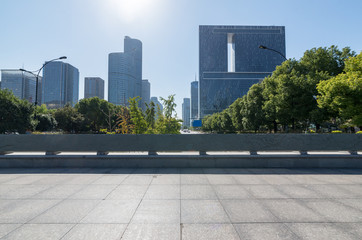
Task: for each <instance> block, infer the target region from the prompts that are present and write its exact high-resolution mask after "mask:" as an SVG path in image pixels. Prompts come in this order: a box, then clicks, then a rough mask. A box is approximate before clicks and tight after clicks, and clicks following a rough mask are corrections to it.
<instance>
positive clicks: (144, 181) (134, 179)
mask: <svg viewBox="0 0 362 240" xmlns="http://www.w3.org/2000/svg"><path fill="white" fill-rule="evenodd" d="M152 180H153V176H149V175H146V176H143V175H131V176H129V177H128V178H127V179H125V180H124V181H123V182H122V184H123V185H149V184H150V183H151V181H152Z"/></svg>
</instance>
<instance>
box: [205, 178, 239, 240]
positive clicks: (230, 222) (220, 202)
mask: <svg viewBox="0 0 362 240" xmlns="http://www.w3.org/2000/svg"><path fill="white" fill-rule="evenodd" d="M206 179H207V181H208V182H209V183H210V186H211V188H212V190H213V191H214V194H215V196H216V197H217V200H218V202H219V204H220V205H221V207H222V209H223V210H224V212H225V214H226V216H227V217H228V219H229V224H231V225H232V226H233V229H234V231H235V232H236V234H237V235H238V237H239V239H240V240H241V236H240V234H239V232H238V231H237V229H236V228H235V226H234V224H232V221H231V218H230V216H229V214H228V212H227V211H226V209H225V207H224V205H223V204H222V201H220V198H219V195H218V194H217V192H216V191H215V187H214V186H213V184H211V182H210V179H209V178H208V177H207V176H206ZM232 179H233V180H234V181H235V179H234V177H232ZM235 182H236V181H235Z"/></svg>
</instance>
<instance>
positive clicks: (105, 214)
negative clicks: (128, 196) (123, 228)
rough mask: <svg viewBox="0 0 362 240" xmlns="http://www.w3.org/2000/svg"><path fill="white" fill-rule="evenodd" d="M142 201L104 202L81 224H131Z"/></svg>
mask: <svg viewBox="0 0 362 240" xmlns="http://www.w3.org/2000/svg"><path fill="white" fill-rule="evenodd" d="M139 202H140V200H104V201H101V203H100V204H99V205H98V206H97V207H95V208H94V209H93V210H92V211H91V212H90V213H89V214H88V215H87V216H86V217H85V218H83V220H82V221H81V223H129V222H130V220H131V218H132V216H133V214H134V212H135V211H136V209H137V207H138V204H139Z"/></svg>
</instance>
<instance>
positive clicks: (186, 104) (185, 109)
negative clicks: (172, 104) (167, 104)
mask: <svg viewBox="0 0 362 240" xmlns="http://www.w3.org/2000/svg"><path fill="white" fill-rule="evenodd" d="M190 113H191V111H190V98H184V101H183V103H182V121H183V123H182V126H184V127H190V126H191V124H190V123H191V122H190Z"/></svg>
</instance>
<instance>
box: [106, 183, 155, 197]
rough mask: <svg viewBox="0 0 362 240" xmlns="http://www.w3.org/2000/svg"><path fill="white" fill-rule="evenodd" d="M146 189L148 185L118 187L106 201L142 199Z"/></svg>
mask: <svg viewBox="0 0 362 240" xmlns="http://www.w3.org/2000/svg"><path fill="white" fill-rule="evenodd" d="M147 189H148V185H120V186H118V187H117V188H115V189H114V190H113V191H112V192H111V193H110V194H109V195H108V196H107V198H106V199H107V200H117V199H139V200H140V199H142V198H143V196H144V195H145V193H146V191H147Z"/></svg>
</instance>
